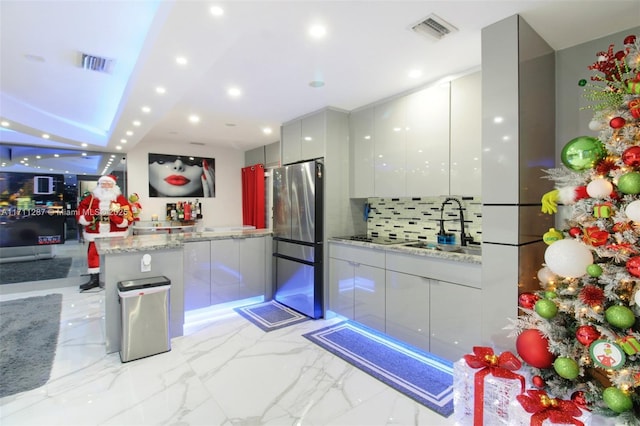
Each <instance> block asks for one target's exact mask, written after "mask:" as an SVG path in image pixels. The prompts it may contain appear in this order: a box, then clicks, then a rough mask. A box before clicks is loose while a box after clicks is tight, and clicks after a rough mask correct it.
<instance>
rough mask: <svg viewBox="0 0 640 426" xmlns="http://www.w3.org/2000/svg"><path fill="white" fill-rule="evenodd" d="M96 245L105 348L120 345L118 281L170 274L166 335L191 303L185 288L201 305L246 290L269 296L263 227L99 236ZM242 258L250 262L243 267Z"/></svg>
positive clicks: (179, 326)
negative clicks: (145, 260)
mask: <svg viewBox="0 0 640 426" xmlns="http://www.w3.org/2000/svg"><path fill="white" fill-rule="evenodd" d="M244 243H248V244H244ZM96 247H97V249H98V253H99V254H100V264H101V275H100V280H101V285H102V286H103V287H104V289H105V302H104V303H105V340H106V342H105V343H106V351H107V353H112V352H118V351H119V350H120V344H121V343H120V338H121V330H122V325H121V315H120V303H119V297H118V282H120V281H123V280H135V279H139V278H149V277H156V276H165V277H167V278H168V279H169V280H171V290H170V305H171V306H170V324H169V329H170V333H171V337H172V338H173V337H177V336H182V335H183V326H184V318H185V315H184V313H185V310H189V309H193V306H192V305H189V298H190V296H189V294H194V289H195V294H196V295H197V296H198V297H197V298H198V299H200V300H204V302H202V306H206V305H209V304H214V303H218V302H217V301H218V300H224V301H231V300H234V299H240V298H244V297H245V296H248V295H252V296H266V297H270V293H269V292H270V291H271V272H270V271H271V267H270V266H271V231H269V230H265V229H259V230H242V231H235V232H234V231H232V232H184V233H175V234H153V235H135V236H128V237H118V238H102V239H96ZM244 247H247V249H244ZM144 255H149V257H150V259H151V261H150V263H149V267H145V266H146V265H144V264H143V256H144ZM199 261H201V262H200V263H199ZM247 264H248V265H251V268H247V267H245V265H247ZM143 270H144V272H143ZM203 272H206V276H203ZM243 272H245V273H243ZM256 283H259V284H256ZM245 286H250V287H251V289H252V291H241V289H242V288H243V287H245ZM203 287H206V288H207V292H206V294H203V292H202V288H203ZM219 292H222V293H224V294H225V297H224V298H215V297H211V298H210V297H209V295H210V294H211V295H215V294H218V293H219ZM191 298H193V297H191ZM212 302H213V303H212Z"/></svg>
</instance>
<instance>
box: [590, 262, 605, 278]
mask: <svg viewBox="0 0 640 426" xmlns="http://www.w3.org/2000/svg"><path fill="white" fill-rule="evenodd" d="M587 274H589V276H591V277H594V278H598V277H599V276H600V275H602V266H600V265H598V264H597V263H592V264H591V265H589V266H587Z"/></svg>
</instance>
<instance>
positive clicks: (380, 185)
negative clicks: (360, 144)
mask: <svg viewBox="0 0 640 426" xmlns="http://www.w3.org/2000/svg"><path fill="white" fill-rule="evenodd" d="M373 112H374V116H373V129H374V130H373V131H374V135H375V139H374V144H373V146H374V156H375V158H374V176H373V177H374V193H375V195H376V196H377V197H383V196H394V195H395V196H397V194H398V192H401V193H402V194H404V192H405V180H406V177H405V176H406V174H405V173H406V148H407V137H406V119H407V117H406V116H407V99H406V98H404V97H402V98H397V99H393V100H390V101H388V102H385V103H383V104H380V105H376V106H375V107H374V109H373Z"/></svg>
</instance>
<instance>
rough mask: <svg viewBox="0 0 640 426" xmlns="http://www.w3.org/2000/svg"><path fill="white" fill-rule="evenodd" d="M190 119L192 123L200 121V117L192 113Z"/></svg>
mask: <svg viewBox="0 0 640 426" xmlns="http://www.w3.org/2000/svg"><path fill="white" fill-rule="evenodd" d="M189 121H190V122H191V123H194V124H195V123H199V122H200V117H198V116H197V115H190V116H189Z"/></svg>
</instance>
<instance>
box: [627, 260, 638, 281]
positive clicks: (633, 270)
mask: <svg viewBox="0 0 640 426" xmlns="http://www.w3.org/2000/svg"><path fill="white" fill-rule="evenodd" d="M626 266H627V271H628V272H629V273H630V274H631V275H633V276H634V277H638V278H640V256H634V257H632V258H631V259H629V260H627V265H626Z"/></svg>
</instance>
